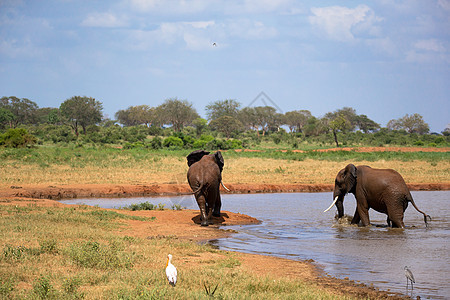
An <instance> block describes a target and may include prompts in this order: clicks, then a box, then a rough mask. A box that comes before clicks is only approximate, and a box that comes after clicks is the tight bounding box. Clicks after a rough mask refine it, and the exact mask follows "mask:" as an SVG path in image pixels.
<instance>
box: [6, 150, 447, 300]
mask: <svg viewBox="0 0 450 300" xmlns="http://www.w3.org/2000/svg"><path fill="white" fill-rule="evenodd" d="M405 149H407V152H405V150H404V149H395V150H392V149H391V151H388V152H377V150H379V151H381V150H386V149H380V148H377V149H371V150H370V151H371V152H358V151H347V152H343V151H339V152H336V153H337V154H335V153H327V152H316V153H301V152H281V151H277V152H270V153H267V152H264V151H262V152H235V151H228V152H224V153H223V154H224V159H225V168H224V171H223V181H224V183H225V184H226V185H227V186H228V187H229V188H230V189H231V192H236V193H237V192H245V193H246V192H271V191H283V192H290V191H330V190H331V189H332V187H333V182H334V177H335V175H336V173H337V172H338V171H339V170H340V169H342V168H343V167H345V165H347V164H348V163H354V164H356V165H360V164H366V165H370V166H372V167H377V168H393V169H396V170H397V171H399V172H400V173H401V174H402V175H403V177H404V178H405V181H406V182H407V183H408V184H409V186H410V187H411V188H413V189H446V190H448V189H450V176H449V174H450V172H449V170H450V160H449V153H450V149H448V148H439V149H440V152H432V151H435V150H427V149H425V148H420V149H415V151H413V150H412V148H405ZM431 149H435V148H431ZM417 150H419V151H417ZM187 154H188V151H187V152H186V151H185V152H173V153H168V152H167V151H166V152H157V151H156V152H149V151H145V150H139V151H137V150H136V151H132V150H130V151H124V150H121V149H94V148H92V149H77V148H41V149H21V150H5V149H3V150H0V157H1V160H0V204H2V205H0V215H1V217H0V237H1V238H0V248H1V249H2V253H1V254H0V281H1V284H0V298H13V299H23V298H30V299H34V298H58V299H60V298H66V299H77V298H85V299H101V298H103V299H135V298H142V299H149V298H152V297H153V298H178V299H192V298H194V299H201V298H208V296H207V293H206V291H205V286H207V287H211V289H212V290H213V289H214V287H215V286H216V285H217V284H218V288H217V291H216V293H215V294H214V296H215V297H216V298H219V299H220V298H223V299H269V298H270V299H298V298H304V299H361V298H364V299H366V298H368V299H384V298H400V297H401V296H400V295H392V294H389V293H388V292H383V291H378V290H376V289H373V288H371V287H367V286H363V285H361V284H357V283H354V282H351V281H349V280H338V279H335V278H331V277H328V276H326V274H323V273H321V271H320V270H319V269H317V268H316V267H315V266H314V265H313V264H311V263H310V262H307V261H306V262H305V261H290V260H285V259H279V258H273V257H267V256H259V255H248V254H242V253H231V252H225V251H220V250H217V249H214V248H213V247H211V246H210V245H208V244H201V243H200V244H199V241H205V240H208V239H214V238H218V237H223V236H226V235H228V234H230V232H228V231H226V230H223V229H219V228H218V225H213V226H209V227H207V228H202V227H200V226H199V225H198V224H196V222H198V211H195V210H168V209H166V210H150V211H148V210H146V211H131V210H107V209H100V208H93V207H87V206H65V205H62V204H59V203H58V202H55V201H52V200H48V199H49V198H50V199H59V198H70V197H89V196H136V195H154V194H170V193H172V194H180V193H189V188H188V186H187V184H186V172H187V164H186V160H185V156H186V155H187ZM330 201H331V197H330ZM254 222H258V221H257V220H255V219H253V218H252V217H251V216H245V215H241V214H236V213H233V212H223V215H222V217H221V218H217V219H215V223H216V224H222V225H231V224H249V223H254ZM222 228H224V227H222ZM225 228H226V227H225ZM168 253H172V254H173V255H174V264H175V265H176V266H177V268H178V270H179V283H178V284H177V286H176V287H175V288H171V287H170V286H168V284H167V282H166V279H165V276H164V267H165V260H166V256H167V254H168Z"/></svg>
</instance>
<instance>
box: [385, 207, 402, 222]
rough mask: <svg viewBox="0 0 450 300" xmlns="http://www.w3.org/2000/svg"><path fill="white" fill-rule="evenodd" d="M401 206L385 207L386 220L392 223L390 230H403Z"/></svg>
mask: <svg viewBox="0 0 450 300" xmlns="http://www.w3.org/2000/svg"><path fill="white" fill-rule="evenodd" d="M403 212H404V209H403V206H402V207H398V206H395V205H389V206H388V207H387V215H388V219H389V220H390V221H391V223H392V228H394V227H395V228H404V227H405V224H403Z"/></svg>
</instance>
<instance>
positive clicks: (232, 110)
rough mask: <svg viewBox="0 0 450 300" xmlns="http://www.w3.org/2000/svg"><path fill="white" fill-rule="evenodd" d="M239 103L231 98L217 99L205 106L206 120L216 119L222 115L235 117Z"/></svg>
mask: <svg viewBox="0 0 450 300" xmlns="http://www.w3.org/2000/svg"><path fill="white" fill-rule="evenodd" d="M240 106H241V104H240V103H239V102H237V101H236V100H233V99H227V100H218V101H215V102H213V103H210V104H209V105H207V106H206V109H205V110H206V116H207V117H208V120H210V121H212V120H216V119H218V118H220V117H223V116H229V117H233V118H237V116H238V113H239V107H240Z"/></svg>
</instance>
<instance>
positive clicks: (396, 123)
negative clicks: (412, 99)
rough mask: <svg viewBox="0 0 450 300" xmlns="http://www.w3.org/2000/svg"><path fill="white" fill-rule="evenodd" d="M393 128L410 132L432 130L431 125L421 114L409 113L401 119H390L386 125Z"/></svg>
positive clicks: (421, 132)
mask: <svg viewBox="0 0 450 300" xmlns="http://www.w3.org/2000/svg"><path fill="white" fill-rule="evenodd" d="M386 127H387V128H388V129H391V130H399V129H404V130H406V131H407V132H409V133H418V134H425V133H428V132H429V131H430V126H429V125H428V124H427V123H425V121H424V120H423V117H422V116H421V115H420V114H417V113H416V114H413V115H411V116H410V115H408V114H406V115H405V116H403V117H402V118H400V119H397V120H390V121H389V122H388V123H387V126H386Z"/></svg>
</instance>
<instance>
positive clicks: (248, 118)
mask: <svg viewBox="0 0 450 300" xmlns="http://www.w3.org/2000/svg"><path fill="white" fill-rule="evenodd" d="M238 119H239V121H241V123H242V125H244V127H245V128H246V129H250V130H256V131H258V124H257V123H258V120H257V116H256V110H255V108H254V107H244V108H243V109H241V110H240V111H239V113H238ZM258 135H259V133H258Z"/></svg>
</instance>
